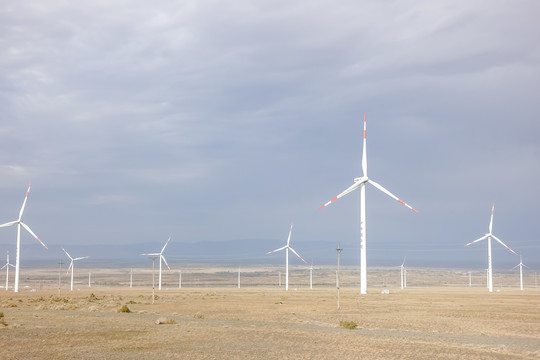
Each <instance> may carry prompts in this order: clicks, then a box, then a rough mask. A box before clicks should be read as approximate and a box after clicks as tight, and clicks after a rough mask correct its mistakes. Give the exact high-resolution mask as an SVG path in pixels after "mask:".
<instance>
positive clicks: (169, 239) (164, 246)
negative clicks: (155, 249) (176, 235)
mask: <svg viewBox="0 0 540 360" xmlns="http://www.w3.org/2000/svg"><path fill="white" fill-rule="evenodd" d="M169 241H171V237H170V236H169V238H168V239H167V242H166V243H165V245H163V249H161V252H160V254H163V251H165V248H166V247H167V244H168V243H169Z"/></svg>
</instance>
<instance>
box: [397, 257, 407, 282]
mask: <svg viewBox="0 0 540 360" xmlns="http://www.w3.org/2000/svg"><path fill="white" fill-rule="evenodd" d="M405 259H407V257H406V256H405V257H404V258H403V263H402V264H401V265H400V266H399V268H401V290H403V289H404V288H406V287H407V285H406V284H405V281H406V277H405V276H406V275H405Z"/></svg>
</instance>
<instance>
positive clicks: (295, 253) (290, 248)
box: [289, 247, 307, 264]
mask: <svg viewBox="0 0 540 360" xmlns="http://www.w3.org/2000/svg"><path fill="white" fill-rule="evenodd" d="M289 250H291V251H292V252H293V253H294V255H296V256H298V257H299V258H300V260H302V261H303V262H305V263H306V264H307V261H306V260H304V259H303V258H302V257H301V256H300V255H298V253H297V252H296V251H294V249H293V248H292V247H289Z"/></svg>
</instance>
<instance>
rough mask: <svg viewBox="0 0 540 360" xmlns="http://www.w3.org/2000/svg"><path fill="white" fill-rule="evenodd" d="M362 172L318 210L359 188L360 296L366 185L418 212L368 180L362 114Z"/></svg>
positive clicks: (362, 289) (363, 270)
mask: <svg viewBox="0 0 540 360" xmlns="http://www.w3.org/2000/svg"><path fill="white" fill-rule="evenodd" d="M362 172H363V174H364V175H363V176H362V177H359V178H355V179H354V184H352V185H351V186H350V187H348V188H347V189H346V190H345V191H343V192H342V193H341V194H339V195H338V196H336V197H334V198H333V199H332V200H330V201H329V202H327V203H326V204H324V205H323V206H321V207H320V208H319V209H322V208H324V207H326V206H328V205H330V204H331V203H333V202H334V201H336V200H337V199H339V198H340V197H342V196H345V195H347V194H348V193H350V192H352V191H354V190H356V189H357V188H360V294H367V263H366V184H367V183H369V184H371V185H373V186H375V187H376V188H377V189H379V190H380V191H382V192H383V193H385V194H386V195H388V196H390V197H391V198H393V199H395V200H397V201H398V202H400V203H401V204H403V205H405V206H406V207H408V208H409V209H411V210H412V211H414V212H416V213H417V212H418V211H417V210H415V209H414V208H413V207H411V206H410V205H408V204H406V203H405V202H403V201H402V200H400V199H399V198H398V197H397V196H395V195H394V194H392V193H391V192H390V191H388V190H386V189H385V188H384V187H383V186H382V185H380V184H379V183H376V182H375V181H373V180H371V179H369V178H368V174H367V154H366V115H365V114H364V144H363V152H362Z"/></svg>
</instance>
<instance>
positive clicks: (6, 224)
mask: <svg viewBox="0 0 540 360" xmlns="http://www.w3.org/2000/svg"><path fill="white" fill-rule="evenodd" d="M17 223H18V221H17V220H15V221H10V222H7V223H5V224H2V225H0V227H6V226H11V225H15V224H17Z"/></svg>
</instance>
